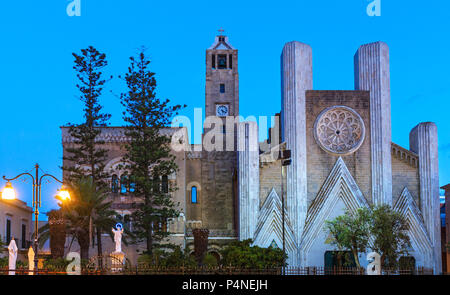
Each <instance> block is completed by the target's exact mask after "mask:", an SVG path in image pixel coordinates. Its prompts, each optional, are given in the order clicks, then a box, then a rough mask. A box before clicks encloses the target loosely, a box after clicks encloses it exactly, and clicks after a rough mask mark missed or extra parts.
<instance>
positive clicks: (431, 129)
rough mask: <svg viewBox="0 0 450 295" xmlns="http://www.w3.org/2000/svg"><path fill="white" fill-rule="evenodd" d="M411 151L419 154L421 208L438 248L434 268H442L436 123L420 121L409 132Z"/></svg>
mask: <svg viewBox="0 0 450 295" xmlns="http://www.w3.org/2000/svg"><path fill="white" fill-rule="evenodd" d="M409 146H410V150H411V151H413V152H415V153H417V154H418V155H419V183H420V197H419V199H420V210H421V211H422V215H423V218H424V222H425V228H426V229H427V231H428V234H429V236H430V240H431V243H432V244H433V249H434V253H433V254H434V255H433V256H434V261H433V263H432V265H431V266H432V267H433V268H434V271H435V274H439V273H440V272H441V270H442V260H441V223H440V204H439V159H438V135H437V127H436V125H435V124H434V123H432V122H426V123H420V124H419V125H417V126H416V127H414V128H413V129H412V130H411V132H410V134H409Z"/></svg>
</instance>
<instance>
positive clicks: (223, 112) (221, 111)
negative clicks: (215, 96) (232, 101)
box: [216, 104, 228, 117]
mask: <svg viewBox="0 0 450 295" xmlns="http://www.w3.org/2000/svg"><path fill="white" fill-rule="evenodd" d="M216 115H217V116H219V117H226V116H228V105H226V104H218V105H216Z"/></svg>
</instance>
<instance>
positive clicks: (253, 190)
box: [237, 122, 259, 241]
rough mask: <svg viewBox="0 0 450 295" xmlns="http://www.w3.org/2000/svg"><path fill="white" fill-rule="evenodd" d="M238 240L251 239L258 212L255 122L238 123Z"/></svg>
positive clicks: (257, 161)
mask: <svg viewBox="0 0 450 295" xmlns="http://www.w3.org/2000/svg"><path fill="white" fill-rule="evenodd" d="M237 141H238V185H239V186H238V193H239V240H241V241H242V240H246V239H253V238H254V237H253V236H254V234H255V230H256V223H257V222H258V213H259V147H258V125H257V124H256V122H242V123H239V125H238V140H237Z"/></svg>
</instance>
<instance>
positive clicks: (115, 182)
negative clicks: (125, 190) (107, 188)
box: [111, 174, 119, 193]
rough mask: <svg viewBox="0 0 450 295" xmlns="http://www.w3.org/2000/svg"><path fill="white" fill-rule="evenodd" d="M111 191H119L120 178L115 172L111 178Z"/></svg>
mask: <svg viewBox="0 0 450 295" xmlns="http://www.w3.org/2000/svg"><path fill="white" fill-rule="evenodd" d="M111 191H112V192H113V193H118V192H119V178H118V177H117V175H115V174H114V175H113V176H112V178H111Z"/></svg>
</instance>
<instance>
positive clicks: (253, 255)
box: [221, 239, 287, 269]
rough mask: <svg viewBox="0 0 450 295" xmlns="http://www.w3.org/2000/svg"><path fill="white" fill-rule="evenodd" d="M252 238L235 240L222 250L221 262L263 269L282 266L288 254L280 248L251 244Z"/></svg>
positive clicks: (225, 264)
mask: <svg viewBox="0 0 450 295" xmlns="http://www.w3.org/2000/svg"><path fill="white" fill-rule="evenodd" d="M251 244H252V240H250V239H248V240H245V241H235V242H233V243H231V244H229V245H228V246H226V247H225V248H224V249H223V250H222V251H221V254H222V257H223V258H222V261H221V264H222V265H224V266H233V267H240V268H252V269H263V268H270V267H282V266H283V263H285V261H286V258H287V255H284V254H283V251H282V250H281V249H278V248H272V247H269V248H261V247H258V246H251Z"/></svg>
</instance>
